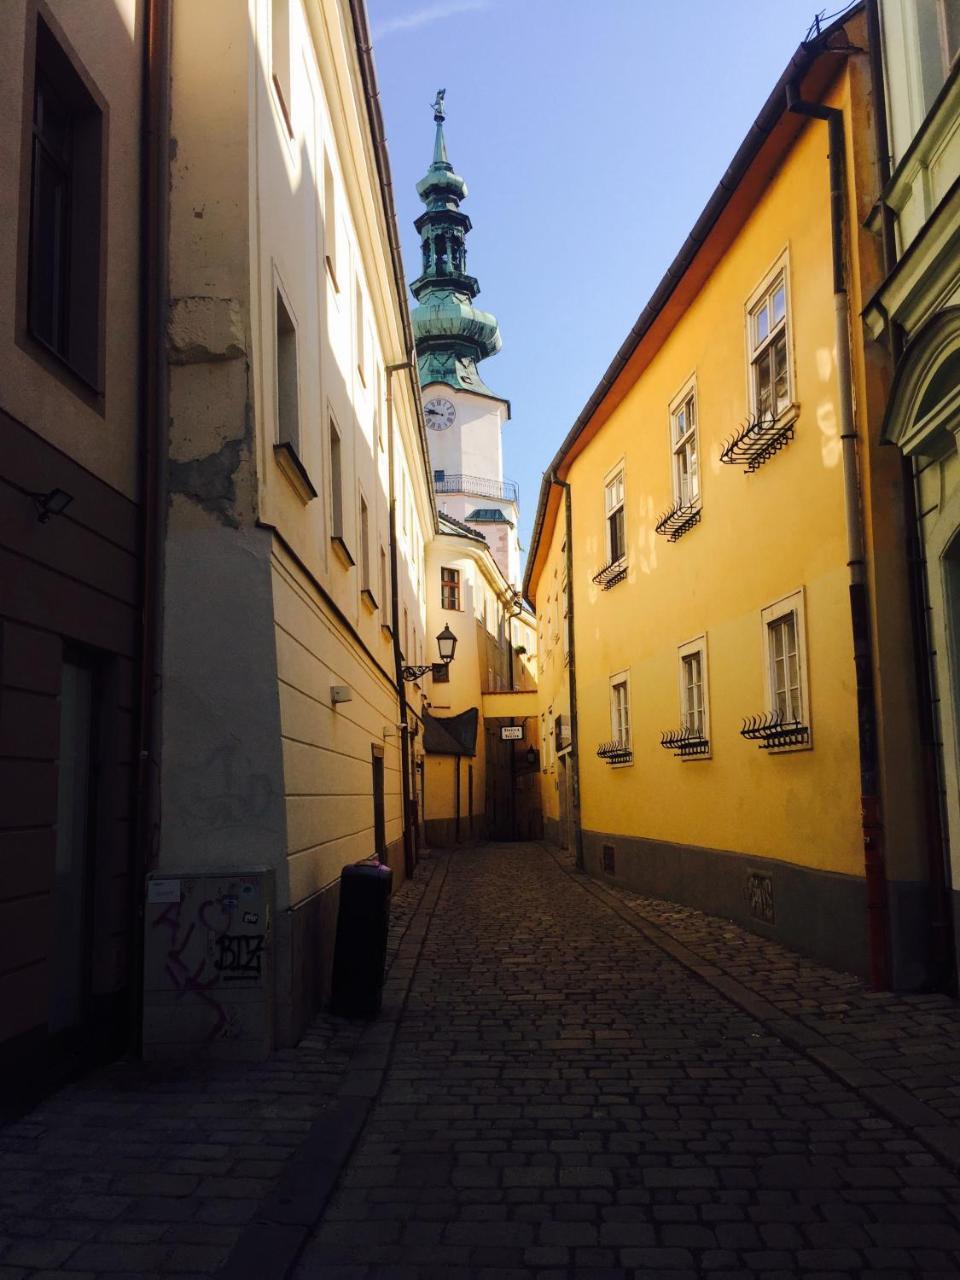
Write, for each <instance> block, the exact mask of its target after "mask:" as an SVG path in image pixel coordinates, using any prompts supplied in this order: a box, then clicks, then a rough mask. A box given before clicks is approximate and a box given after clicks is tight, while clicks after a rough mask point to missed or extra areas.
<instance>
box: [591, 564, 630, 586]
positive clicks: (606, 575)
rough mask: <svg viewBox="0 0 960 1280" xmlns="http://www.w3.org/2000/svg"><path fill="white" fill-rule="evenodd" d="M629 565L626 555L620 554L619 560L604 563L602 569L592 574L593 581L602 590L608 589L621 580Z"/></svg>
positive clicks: (624, 576) (625, 574)
mask: <svg viewBox="0 0 960 1280" xmlns="http://www.w3.org/2000/svg"><path fill="white" fill-rule="evenodd" d="M629 567H630V566H629V565H628V564H627V557H626V556H621V557H620V559H619V560H611V561H610V563H609V564H605V565H604V566H603V568H602V569H600V570H598V571H597V572H596V573H595V574H594V575H593V581H594V582H595V583H596V584H597V586H598V587H600V589H601V590H602V591H609V590H610V588H611V587H615V586H616V585H617V583H618V582H623V580H624V579H625V578H626V576H627V571H628V569H629Z"/></svg>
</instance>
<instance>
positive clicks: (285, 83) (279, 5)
mask: <svg viewBox="0 0 960 1280" xmlns="http://www.w3.org/2000/svg"><path fill="white" fill-rule="evenodd" d="M270 63H271V72H272V74H273V87H274V89H275V91H276V94H277V98H278V100H279V102H280V108H281V111H282V113H283V122H284V124H285V125H286V126H287V132H288V133H289V134H290V137H291V138H292V137H293V125H292V123H291V114H290V113H291V106H292V102H293V98H292V95H291V92H290V0H271V6H270Z"/></svg>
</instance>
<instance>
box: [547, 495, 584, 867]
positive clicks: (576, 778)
mask: <svg viewBox="0 0 960 1280" xmlns="http://www.w3.org/2000/svg"><path fill="white" fill-rule="evenodd" d="M550 483H551V484H555V485H556V486H557V487H558V488H559V489H562V490H563V516H564V528H565V531H566V541H567V550H566V570H567V649H568V653H569V656H570V661H569V663H568V671H569V675H568V676H567V680H568V682H569V687H570V761H571V768H572V775H573V776H572V787H571V790H572V791H573V844H574V853H575V855H576V864H577V867H578V869H579V870H581V871H582V870H583V827H582V825H581V822H580V737H579V721H578V716H577V649H576V645H575V643H574V639H573V636H574V626H573V604H574V596H575V594H576V593H575V592H574V589H573V499H572V498H571V495H570V486H569V484H568V483H567V482H566V480H561V479H560V477H559V476H558V475H557V473H556V470H554V471H552V472H551V474H550Z"/></svg>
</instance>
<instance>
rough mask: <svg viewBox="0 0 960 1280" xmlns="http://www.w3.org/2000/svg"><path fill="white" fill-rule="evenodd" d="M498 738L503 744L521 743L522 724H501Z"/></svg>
mask: <svg viewBox="0 0 960 1280" xmlns="http://www.w3.org/2000/svg"><path fill="white" fill-rule="evenodd" d="M500 738H501V741H503V742H510V741H513V742H522V741H523V725H522V724H502V725H501V726H500Z"/></svg>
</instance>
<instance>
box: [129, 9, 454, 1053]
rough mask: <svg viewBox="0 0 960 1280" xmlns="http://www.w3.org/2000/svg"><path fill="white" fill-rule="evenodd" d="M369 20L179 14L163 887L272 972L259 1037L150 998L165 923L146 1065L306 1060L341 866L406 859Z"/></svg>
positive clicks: (400, 605) (408, 469)
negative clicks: (194, 1052)
mask: <svg viewBox="0 0 960 1280" xmlns="http://www.w3.org/2000/svg"><path fill="white" fill-rule="evenodd" d="M364 22H365V19H364V16H363V13H362V7H361V6H360V5H357V4H349V3H347V0H342V2H341V0H322V2H321V0H251V3H250V4H249V5H238V4H236V3H234V2H233V0H212V2H210V3H204V4H202V5H198V4H195V3H193V2H192V0H175V3H174V5H173V18H172V33H173V34H172V48H171V62H170V85H171V106H170V152H171V156H172V160H171V170H170V211H169V212H170V237H169V243H170V261H169V294H170V297H169V317H170V319H169V330H168V351H169V417H170V441H169V451H170V452H169V466H168V481H169V507H168V523H167V537H166V546H165V564H164V574H165V583H164V589H165V628H164V635H163V655H164V656H163V703H162V707H163V720H162V747H163V773H162V795H161V803H162V811H163V825H162V839H161V843H160V849H159V855H158V860H157V866H156V870H155V876H154V879H156V880H159V881H161V883H164V884H165V883H170V884H171V885H174V886H175V885H176V884H177V883H178V882H179V880H180V878H183V877H188V876H194V877H196V876H199V875H211V876H213V875H219V874H222V875H224V876H226V877H227V879H226V880H225V881H224V882H223V886H222V891H221V889H217V888H216V886H214V887H213V888H210V889H207V888H204V889H203V890H202V891H198V892H202V893H205V894H207V897H208V899H209V898H210V895H211V894H213V895H214V899H213V900H215V901H216V902H217V903H219V904H221V905H220V906H219V908H214V909H213V910H214V913H215V914H216V911H217V910H219V912H220V915H219V916H217V917H216V919H217V920H220V919H221V917H222V919H223V920H224V921H225V922H226V924H225V925H223V926H222V927H224V928H225V929H226V934H225V935H224V936H232V934H233V932H235V931H236V930H238V929H239V931H240V933H242V934H244V937H247V936H249V937H250V938H252V939H253V940H252V941H245V942H243V944H242V949H243V950H244V952H245V954H249V955H250V956H251V957H253V953H254V952H255V951H256V952H257V955H258V956H262V957H264V958H265V959H264V961H263V964H262V966H260V967H258V965H259V961H258V962H257V964H254V963H253V961H252V959H251V963H250V964H249V965H248V966H247V970H246V972H247V973H248V975H249V976H250V977H251V993H250V996H249V1000H250V1002H251V1003H252V1004H258V1005H259V1013H257V1015H256V1017H254V1018H253V1019H252V1020H251V1018H250V1017H248V1014H247V1012H246V1009H245V1008H240V1009H239V1010H238V1009H234V1008H228V1007H227V1006H226V1005H225V1004H222V1002H221V1007H220V1008H219V1009H217V1008H214V1007H213V1006H214V1004H215V1003H217V1001H216V1000H214V1001H212V1002H211V1001H208V1000H203V999H200V997H199V996H197V995H196V993H195V992H194V991H193V988H192V985H191V982H190V980H189V979H187V978H183V977H182V975H181V974H180V972H179V970H177V969H176V968H174V973H173V976H172V978H171V979H170V981H169V984H168V989H167V990H163V989H162V988H163V982H164V978H163V973H162V970H163V966H162V965H160V966H159V967H158V960H157V957H156V956H153V958H152V959H151V955H150V949H151V947H152V946H153V945H154V944H153V941H152V936H151V928H152V927H154V928H156V929H157V932H158V935H159V936H163V937H164V938H165V940H166V939H169V940H171V941H172V943H173V948H174V949H176V944H177V940H178V939H180V938H181V937H185V934H186V925H187V912H188V906H189V904H188V903H187V901H186V898H185V897H184V899H183V910H182V911H181V910H180V909H179V906H178V907H175V908H173V909H170V908H163V909H162V910H161V909H159V908H158V909H157V911H156V912H155V914H154V918H153V920H152V921H151V920H150V919H148V925H147V947H148V987H149V986H150V975H151V973H153V974H155V976H156V985H157V990H156V991H154V992H153V993H152V994H151V992H150V991H148V997H147V1011H146V1022H145V1038H146V1041H147V1043H148V1045H149V1046H151V1047H152V1049H153V1051H155V1052H156V1053H158V1054H165V1053H172V1052H179V1051H181V1050H182V1048H183V1047H184V1044H183V1042H184V1041H190V1040H192V1039H196V1038H197V1037H199V1038H200V1039H201V1040H202V1041H204V1042H205V1043H206V1046H207V1049H208V1051H222V1052H224V1053H228V1054H243V1053H250V1054H253V1053H257V1052H262V1051H263V1048H264V1045H266V1046H267V1047H269V1046H270V1045H271V1044H273V1043H277V1044H290V1043H293V1042H295V1041H296V1039H297V1038H298V1037H299V1035H300V1033H301V1031H302V1030H303V1028H304V1026H305V1025H306V1022H307V1021H308V1019H309V1018H310V1016H311V1015H312V1013H313V1011H314V1010H315V1009H316V1007H317V1006H318V1005H319V1003H320V1001H321V1000H322V999H323V997H324V995H325V994H326V991H327V989H328V986H329V976H330V964H331V950H332V944H333V937H334V931H335V918H336V906H337V900H338V894H337V885H338V880H339V876H340V872H341V869H342V868H343V867H344V865H345V864H347V863H352V862H356V861H358V860H360V859H364V858H368V857H371V856H379V857H380V859H381V860H382V861H386V862H389V864H390V866H391V867H392V868H393V872H394V877H395V882H396V881H398V880H399V879H400V878H401V877H402V876H403V874H404V871H405V868H406V870H409V869H410V865H411V850H410V848H409V847H408V850H407V856H406V858H405V856H404V827H405V825H406V826H407V827H408V829H410V836H411V837H412V829H411V828H412V820H411V819H410V816H409V815H410V814H411V813H415V809H414V799H413V791H412V779H413V777H415V776H416V770H417V761H416V758H415V756H416V748H414V749H413V750H411V748H410V745H409V744H410V743H411V742H414V743H415V742H416V741H417V740H418V735H417V734H416V731H415V725H416V719H417V715H418V713H419V709H420V708H419V703H420V696H421V695H420V693H419V692H418V690H417V688H416V687H412V689H411V696H410V697H409V699H408V698H407V695H406V691H405V687H404V681H403V680H402V679H401V678H400V675H399V670H400V667H401V665H402V664H403V663H418V662H422V661H423V660H424V655H425V654H427V651H428V646H427V642H426V639H425V635H426V631H425V627H426V597H425V557H426V548H427V546H428V543H429V541H430V539H431V537H432V535H433V532H434V521H435V515H434V512H435V508H434V500H433V495H432V490H431V483H430V473H429V468H428V464H427V450H426V440H425V434H424V425H423V419H422V412H421V408H420V401H419V391H418V388H417V385H416V377H415V372H414V371H413V369H412V368H411V365H410V360H411V354H412V339H411V334H410V329H409V320H408V317H407V312H406V308H405V304H404V300H403V292H402V291H403V287H404V286H403V281H402V279H401V277H400V275H399V256H398V250H397V239H396V227H395V223H394V215H393V210H392V207H391V204H390V201H389V198H388V196H386V195H385V192H386V191H388V182H389V176H388V173H387V170H386V154H385V149H384V145H383V138H382V128H381V125H380V120H379V115H378V110H377V108H376V107H375V106H374V105H373V103H374V101H375V84H374V81H373V72H372V63H370V61H369V52H368V46H369V38H368V35H367V33H366V30H365V26H364ZM405 753H408V754H407V759H406V761H405V760H404V758H403V757H404V754H405ZM405 780H406V781H407V786H408V788H409V790H408V796H409V797H410V798H409V800H408V801H407V802H406V803H405V801H404V784H405ZM405 815H406V817H405ZM230 877H233V878H234V880H235V881H236V883H233V882H231V881H230ZM238 878H239V879H238ZM164 892H168V891H167V890H166V889H157V890H155V894H156V895H157V896H158V897H160V898H162V894H163V893H164ZM178 892H180V891H179V890H177V889H176V888H171V889H170V890H169V893H170V894H171V895H175V894H176V893H178ZM243 894H249V895H250V902H251V903H252V902H253V901H254V898H256V901H257V903H258V907H257V909H253V908H252V907H251V909H250V910H249V911H243V910H242V908H243V906H244V899H243V897H242V895H243ZM148 898H149V891H148ZM223 904H225V905H223ZM210 912H211V908H209V906H208V907H207V909H206V911H204V910H203V909H202V908H201V909H200V913H199V917H200V918H199V923H200V924H209V923H210V921H211V919H213V917H212V916H211V914H210ZM241 912H242V917H243V921H244V925H243V927H242V928H241V927H240V925H239V924H238V923H237V917H238V913H241ZM248 917H249V920H248ZM161 922H162V927H161ZM215 922H216V921H215ZM257 938H259V939H260V941H259V942H257V941H256V939H257ZM164 945H166V941H165V942H164ZM217 945H219V946H221V960H222V954H223V944H220V943H219V942H218V944H217ZM230 945H231V946H232V947H233V951H236V948H237V947H239V946H240V944H239V943H237V944H236V946H234V944H230ZM258 948H259V950H258ZM232 957H233V952H231V959H232ZM160 958H161V959H162V955H161V957H160ZM221 960H215V962H214V964H213V966H212V969H210V970H209V971H210V977H211V980H213V981H214V982H216V980H217V975H218V974H219V973H220V969H221ZM151 966H152V967H151ZM205 972H206V970H205ZM254 976H256V977H257V979H258V981H259V987H257V984H256V983H254V982H253V977H254ZM255 987H256V988H257V989H256V990H255V989H254V988H255ZM178 988H179V989H178ZM216 990H217V988H216V987H215V989H214V992H213V995H214V997H215V996H216ZM258 992H259V994H258ZM191 996H194V999H193V1005H194V1008H193V1012H192V1014H191V1017H186V1016H181V1015H180V1013H179V1010H181V1009H182V1008H183V1007H184V1006H189V1005H190V1004H191ZM191 1019H192V1020H191ZM254 1024H255V1025H254Z"/></svg>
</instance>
